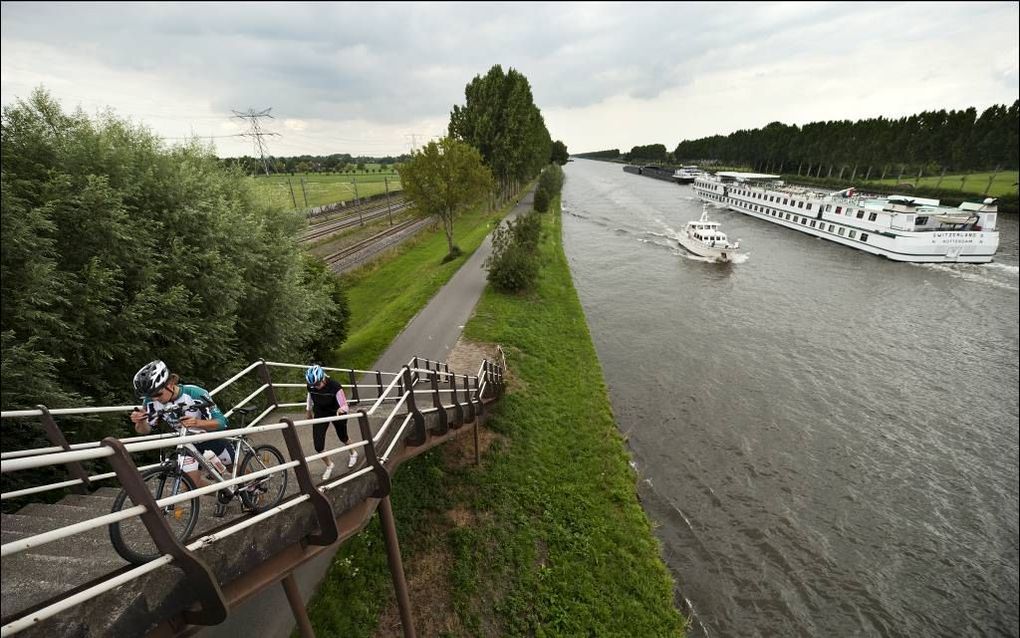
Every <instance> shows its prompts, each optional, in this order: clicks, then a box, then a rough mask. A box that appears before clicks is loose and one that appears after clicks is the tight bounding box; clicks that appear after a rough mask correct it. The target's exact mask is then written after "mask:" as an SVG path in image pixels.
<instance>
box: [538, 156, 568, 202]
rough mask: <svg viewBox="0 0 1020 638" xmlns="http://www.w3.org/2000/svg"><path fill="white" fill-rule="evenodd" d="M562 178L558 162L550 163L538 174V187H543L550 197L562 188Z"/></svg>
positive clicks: (557, 193) (561, 170) (558, 192)
mask: <svg viewBox="0 0 1020 638" xmlns="http://www.w3.org/2000/svg"><path fill="white" fill-rule="evenodd" d="M563 179H564V177H563V169H562V168H560V166H559V164H550V165H549V166H546V167H545V169H543V170H542V174H541V175H539V177H538V187H539V188H544V189H545V190H546V191H547V192H548V193H549V198H550V199H552V198H553V197H556V196H557V195H559V194H560V191H561V190H562V189H563Z"/></svg>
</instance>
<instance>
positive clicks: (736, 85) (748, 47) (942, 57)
mask: <svg viewBox="0 0 1020 638" xmlns="http://www.w3.org/2000/svg"><path fill="white" fill-rule="evenodd" d="M0 10H2V21H0V39H2V51H0V53H2V55H0V101H2V104H3V105H4V106H9V105H11V104H14V103H16V101H17V100H18V99H23V98H26V97H27V96H28V95H30V93H31V92H32V91H33V90H34V89H35V88H38V87H43V88H45V89H46V90H47V91H49V92H50V94H51V95H52V96H54V97H55V98H57V99H58V100H60V102H61V103H62V104H63V105H64V107H65V108H66V109H68V110H70V109H74V108H76V107H81V108H82V109H83V110H84V111H85V112H87V113H89V114H96V113H98V112H100V111H102V110H105V109H107V108H109V109H112V110H113V112H114V113H115V114H116V115H118V116H120V117H124V118H128V119H130V120H132V121H134V122H137V123H140V124H144V125H145V126H147V127H149V128H150V129H152V130H153V131H154V132H155V133H156V134H157V135H160V136H162V137H164V138H165V139H166V140H167V142H168V143H170V144H173V143H178V142H179V141H181V140H184V139H187V138H189V137H192V136H198V137H201V138H203V139H205V140H206V141H207V143H210V144H212V145H213V146H214V149H215V151H216V153H217V154H218V155H220V156H222V157H229V156H237V155H244V154H252V153H253V145H252V140H251V139H250V138H248V137H242V136H240V134H242V133H244V132H246V131H248V129H249V126H248V123H247V121H246V120H243V119H240V118H238V117H235V112H240V113H246V112H249V111H255V112H258V111H263V110H265V109H271V110H270V111H269V113H270V114H271V115H272V116H273V117H272V119H269V118H264V119H262V120H260V122H261V123H262V127H263V129H264V130H266V131H267V132H272V133H275V134H276V135H273V136H271V137H267V138H264V139H265V141H266V144H267V147H268V150H269V152H270V153H271V154H272V155H276V156H289V155H300V154H311V155H326V154H330V153H349V154H351V155H354V156H359V155H365V156H376V157H381V156H385V155H399V154H402V153H407V152H409V151H410V150H411V149H412V148H417V147H420V146H421V145H422V144H423V143H425V142H427V141H428V140H430V139H436V138H438V137H439V136H441V135H443V134H445V132H446V129H447V123H448V121H449V114H450V110H451V109H452V107H453V106H454V105H455V104H461V105H462V104H463V103H464V87H465V85H466V84H467V83H468V82H470V81H471V80H472V79H473V78H474V77H475V76H477V75H483V74H485V73H486V72H487V71H488V70H489V69H490V68H491V67H492V66H493V65H495V64H499V65H502V67H503V69H504V70H507V69H509V68H514V69H516V70H518V71H520V72H521V73H523V74H524V75H525V76H526V77H527V78H528V80H529V81H530V83H531V87H532V92H533V95H534V100H535V104H536V105H538V107H539V108H540V109H541V110H542V114H543V116H544V117H545V122H546V126H547V127H548V129H549V132H550V134H551V135H552V137H553V139H558V140H562V141H563V142H564V143H566V145H567V148H568V150H569V151H570V152H572V153H577V152H585V151H595V150H603V149H611V148H619V149H621V151H628V150H630V148H632V147H633V146H637V145H644V144H653V143H661V144H665V145H666V147H667V149H669V150H672V149H673V148H675V147H676V145H677V144H678V143H679V142H680V141H681V140H684V139H697V138H700V137H704V136H708V135H716V134H722V135H725V134H728V133H731V132H733V131H735V130H739V129H749V128H757V127H761V126H764V125H766V124H768V123H770V122H774V121H780V122H784V123H787V124H801V125H802V124H805V123H807V122H813V121H818V120H834V119H850V120H856V119H861V118H869V117H877V116H880V115H882V116H886V117H900V116H904V115H909V114H912V113H917V112H921V111H924V110H936V109H941V108H945V109H961V108H967V107H975V108H977V109H978V111H979V112H980V111H981V110H983V109H985V108H987V107H988V106H991V105H992V104H1012V103H1013V102H1014V101H1015V100H1016V99H1017V98H1018V93H1020V89H1018V85H1020V74H1018V60H1020V34H1018V31H1020V4H1018V3H1017V2H966V3H923V2H907V3H893V2H889V3H886V2H882V3H867V2H838V3H806V2H789V3H787V2H778V3H768V2H761V3H759V2H754V3H640V4H637V3H628V4H622V3H619V4H618V3H576V2H570V3H517V2H515V3H506V4H502V3H406V4H405V3H388V2H375V3H367V4H361V3H320V2H316V3H307V4H305V3H265V2H260V3H195V2H189V3H172V2H159V3H130V2H128V3H122V2H118V3H71V4H64V3H48V2H3V3H2V5H0Z"/></svg>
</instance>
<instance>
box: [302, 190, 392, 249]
mask: <svg viewBox="0 0 1020 638" xmlns="http://www.w3.org/2000/svg"><path fill="white" fill-rule="evenodd" d="M408 206H409V204H408V203H407V202H405V201H404V200H403V199H401V200H398V201H396V202H395V203H392V204H391V205H387V204H386V203H385V202H382V203H372V204H368V205H366V206H364V207H363V208H360V209H358V210H355V211H354V212H352V213H350V214H348V215H345V216H343V217H340V218H339V219H331V220H329V221H326V222H320V223H318V224H314V225H312V226H309V227H308V228H307V229H306V230H305V231H304V233H303V234H302V235H301V236H299V237H298V243H301V244H307V243H311V242H313V241H316V240H319V239H322V238H323V237H328V236H330V235H333V234H335V233H338V232H340V231H343V230H346V229H348V228H353V227H355V226H360V225H362V224H364V223H365V222H369V221H373V220H376V219H379V218H381V217H385V216H386V215H390V214H398V213H401V212H403V211H405V210H406V209H407V207H408Z"/></svg>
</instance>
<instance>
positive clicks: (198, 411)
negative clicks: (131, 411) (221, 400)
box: [142, 385, 227, 434]
mask: <svg viewBox="0 0 1020 638" xmlns="http://www.w3.org/2000/svg"><path fill="white" fill-rule="evenodd" d="M179 387H180V390H181V392H180V394H178V395H177V397H176V398H175V399H173V400H172V401H169V402H167V403H161V402H159V401H154V400H153V399H150V398H148V397H146V399H145V402H144V403H143V404H142V407H143V408H144V409H145V413H146V414H147V415H148V417H149V427H156V421H157V420H158V418H159V411H160V410H162V409H164V408H166V407H169V406H177V405H183V406H185V408H186V410H185V412H184V417H189V416H190V417H194V418H196V419H202V420H207V419H216V421H218V422H219V424H220V425H219V427H218V428H216V430H225V429H226V428H227V417H225V416H223V412H221V411H220V409H219V408H218V407H216V404H215V403H213V401H212V398H211V397H210V396H209V393H208V392H206V391H205V390H203V389H202V388H200V387H198V386H197V385H181V386H179ZM200 402H204V403H207V404H209V405H208V406H207V407H197V406H196V407H191V406H195V404H197V403H200ZM163 418H164V420H165V421H166V422H167V423H169V424H170V426H171V427H172V428H173V429H175V430H177V431H180V429H181V424H180V422H179V421H177V419H176V418H174V416H172V415H170V414H165V415H163ZM182 418H183V417H182ZM211 431H215V430H201V429H198V428H190V429H188V433H189V434H202V433H204V432H211Z"/></svg>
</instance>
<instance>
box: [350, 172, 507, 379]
mask: <svg viewBox="0 0 1020 638" xmlns="http://www.w3.org/2000/svg"><path fill="white" fill-rule="evenodd" d="M525 192H527V188H525V189H524V190H522V191H521V196H523V194H524V193H525ZM519 199H520V197H518V198H517V199H515V200H512V202H511V203H510V204H508V205H507V206H505V207H503V208H502V209H500V210H498V211H496V212H486V211H485V210H484V206H482V207H479V208H477V209H475V210H472V211H470V212H467V213H465V214H463V215H461V216H460V217H458V218H457V220H456V222H455V223H454V226H453V231H454V232H453V238H454V243H455V244H456V245H457V246H459V247H460V249H461V250H462V251H463V254H461V255H460V256H459V257H457V258H456V259H453V260H451V261H449V262H447V263H445V264H444V263H442V261H443V257H444V256H446V254H447V250H448V247H447V243H446V235H445V234H444V233H443V230H442V228H440V227H438V226H437V227H436V228H435V229H430V230H425V231H422V233H421V234H420V235H419V236H418V237H416V238H414V239H412V240H410V241H409V242H407V243H405V244H403V245H401V247H399V248H397V249H396V250H397V254H396V255H395V256H393V257H392V258H390V259H385V260H382V261H378V262H374V263H372V264H369V265H367V266H365V267H364V268H360V269H358V270H356V271H354V272H353V273H350V274H349V275H346V276H345V277H344V282H345V284H346V285H345V289H346V290H347V297H348V300H349V302H350V308H351V320H350V321H351V324H350V331H349V333H348V337H347V340H346V341H345V342H344V344H343V346H341V347H340V348H339V350H338V351H337V353H336V355H337V356H336V359H335V361H334V363H335V364H336V365H339V366H343V367H345V368H348V367H350V368H361V369H364V368H367V367H368V366H371V365H372V364H373V363H374V362H375V361H376V359H378V358H379V355H381V354H382V353H383V351H384V350H386V348H387V347H388V346H389V345H390V343H391V342H392V341H393V339H394V338H396V336H397V335H398V334H400V331H401V330H403V329H404V326H406V325H407V323H408V322H409V321H410V320H411V319H412V318H413V317H414V315H415V314H416V313H417V312H418V311H419V310H421V309H422V308H423V307H425V304H427V303H428V301H429V300H430V299H431V298H432V297H433V296H434V295H435V294H436V293H437V292H438V291H439V289H440V288H442V287H443V285H444V284H445V283H446V282H447V281H449V280H450V278H451V277H453V275H454V274H455V273H456V272H457V270H458V269H459V268H460V267H461V266H462V265H464V262H465V261H467V260H468V258H470V257H471V255H472V254H474V252H475V250H476V249H477V248H478V246H479V245H481V243H482V240H484V239H485V236H486V235H487V234H489V232H490V231H491V230H492V229H493V228H494V227H495V225H496V224H497V223H499V220H501V219H502V218H503V217H504V216H505V215H506V214H507V212H509V211H510V210H511V209H512V208H513V206H515V205H516V202H517V201H519Z"/></svg>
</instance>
